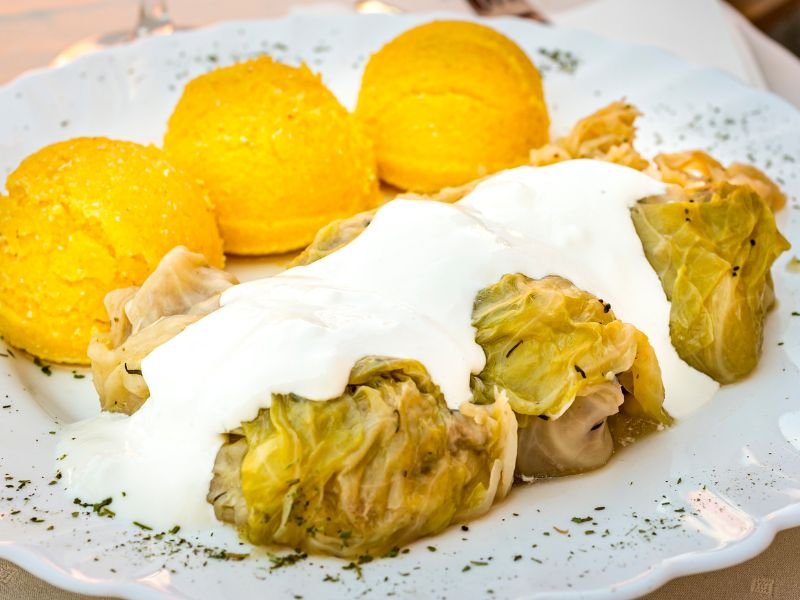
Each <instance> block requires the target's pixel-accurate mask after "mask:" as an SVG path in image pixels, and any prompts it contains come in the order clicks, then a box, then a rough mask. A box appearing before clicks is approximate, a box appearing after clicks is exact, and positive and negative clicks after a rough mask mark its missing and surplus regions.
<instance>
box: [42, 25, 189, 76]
mask: <svg viewBox="0 0 800 600" xmlns="http://www.w3.org/2000/svg"><path fill="white" fill-rule="evenodd" d="M180 29H187V28H185V27H175V26H174V25H173V24H172V23H164V24H162V25H160V26H159V27H154V28H151V29H144V28H140V29H139V30H137V31H130V30H128V31H112V32H111V33H106V34H103V35H97V36H89V37H86V38H83V39H82V40H79V41H77V42H75V43H74V44H72V45H70V46H67V47H66V48H65V49H64V50H62V51H61V52H59V53H58V55H57V56H56V57H55V58H54V59H53V60H52V61H51V62H50V64H51V65H52V66H56V67H57V66H59V65H65V64H67V63H69V62H72V61H73V60H75V59H76V58H78V57H79V56H83V55H85V54H92V53H93V52H97V51H98V50H105V49H106V48H113V47H114V46H121V45H123V44H128V43H130V42H133V41H134V40H137V39H140V38H142V37H149V36H151V35H169V34H171V33H174V32H175V31H177V30H180Z"/></svg>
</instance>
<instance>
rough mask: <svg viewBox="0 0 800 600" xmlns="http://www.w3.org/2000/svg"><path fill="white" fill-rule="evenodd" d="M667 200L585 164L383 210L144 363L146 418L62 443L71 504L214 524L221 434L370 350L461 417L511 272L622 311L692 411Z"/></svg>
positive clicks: (693, 393) (684, 409)
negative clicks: (484, 333)
mask: <svg viewBox="0 0 800 600" xmlns="http://www.w3.org/2000/svg"><path fill="white" fill-rule="evenodd" d="M664 191H665V187H664V185H663V184H662V183H661V182H659V181H657V180H655V179H652V178H651V177H649V176H647V175H644V174H643V173H640V172H638V171H635V170H633V169H629V168H627V167H622V166H619V165H615V164H611V163H607V162H601V161H592V160H573V161H567V162H563V163H559V164H555V165H552V166H547V167H540V168H533V167H520V168H517V169H511V170H509V171H505V172H503V173H500V174H498V175H495V176H493V177H491V178H489V179H487V180H486V181H485V182H483V183H481V184H480V185H479V186H478V187H477V188H476V189H475V190H474V191H473V192H472V193H470V194H469V195H468V196H466V197H465V198H464V199H463V200H461V201H460V202H458V203H456V204H444V203H438V202H431V201H424V200H414V199H402V198H401V199H396V200H394V201H392V202H390V203H388V204H386V205H385V206H384V207H382V208H381V209H380V210H379V211H378V213H377V215H376V216H375V218H374V220H373V221H372V223H371V224H370V226H369V227H368V228H367V229H366V230H365V231H364V232H363V233H362V234H361V235H360V236H359V237H358V238H356V239H355V240H354V241H353V242H351V243H350V244H348V245H347V246H345V247H344V248H342V249H341V250H339V251H337V252H335V253H333V254H331V255H330V256H327V257H326V258H324V259H322V260H320V261H318V262H316V263H313V264H311V265H308V266H305V267H296V268H293V269H290V270H288V271H286V272H284V273H281V274H280V275H277V276H275V277H269V278H265V279H260V280H257V281H252V282H249V283H243V284H241V285H238V286H235V287H233V288H231V289H229V290H228V291H226V292H225V293H224V294H223V296H222V300H221V304H222V306H221V308H220V309H219V310H217V311H216V312H214V313H212V314H210V315H209V316H207V317H205V318H203V319H202V320H200V321H198V322H197V323H195V324H193V325H191V326H189V327H188V328H187V329H186V330H184V331H183V332H182V333H180V334H179V335H178V336H176V337H175V338H173V339H172V340H170V341H168V342H167V343H165V344H163V345H162V346H160V347H158V348H156V349H155V350H154V351H153V352H152V353H151V354H150V355H149V356H147V357H146V358H145V359H144V361H143V362H142V371H143V375H144V378H145V380H146V381H147V384H148V386H149V388H150V393H151V397H150V399H149V400H148V401H147V402H146V403H145V404H144V405H143V406H142V408H141V409H140V410H139V411H138V412H137V413H135V414H134V415H132V416H124V415H119V414H111V413H103V414H101V415H99V416H97V417H95V418H92V419H89V420H87V421H83V422H81V423H78V424H76V425H75V426H73V427H72V428H71V429H70V430H69V431H68V432H67V433H66V434H65V436H64V438H63V439H62V440H61V442H60V444H59V450H58V451H59V454H66V457H65V458H64V459H63V460H62V462H61V463H60V465H59V467H60V468H61V470H62V473H63V474H64V476H65V480H66V484H67V487H68V489H69V490H70V493H72V494H74V495H75V496H78V497H80V498H81V499H83V500H84V501H90V502H96V501H100V500H103V499H104V498H108V497H113V499H114V500H113V506H112V508H113V509H114V510H115V511H116V512H117V514H118V515H121V516H123V517H128V518H131V519H136V520H138V521H140V522H142V523H146V524H148V525H149V526H151V527H154V528H157V529H164V528H169V527H172V526H173V525H181V526H183V527H207V526H210V525H213V524H214V523H216V521H215V518H214V514H213V510H212V508H211V505H210V504H208V502H207V501H206V494H207V492H208V486H209V482H210V480H211V472H212V466H213V464H214V459H215V456H216V454H217V451H218V450H219V448H220V446H221V444H222V441H223V438H222V435H221V434H222V433H223V432H225V431H229V430H232V429H234V428H236V427H238V426H239V425H240V423H241V422H242V421H248V420H250V419H252V418H254V417H255V416H256V414H257V413H258V411H259V409H261V408H265V407H268V406H269V405H270V399H271V395H272V394H273V393H288V392H293V393H295V394H298V395H300V396H304V397H306V398H310V399H313V400H319V401H324V400H328V399H331V398H335V397H337V396H339V395H340V394H341V393H342V392H343V390H344V388H345V385H346V383H347V380H348V376H349V373H350V369H351V368H352V366H353V364H354V363H355V362H356V361H357V360H358V359H359V358H362V357H364V356H367V355H384V356H395V357H404V358H414V359H417V360H419V361H420V362H421V363H422V364H424V365H425V366H426V367H427V369H428V371H429V372H430V374H431V376H432V378H433V380H434V381H435V382H436V383H437V384H438V385H439V386H440V388H441V389H442V392H443V393H444V395H445V398H446V399H447V403H448V405H449V406H450V407H451V408H454V409H455V408H458V406H459V405H460V404H461V403H462V402H467V401H469V400H470V398H471V394H470V389H469V379H470V374H471V373H478V372H480V371H481V369H482V368H483V366H484V361H485V358H484V354H483V351H482V350H481V348H480V346H478V345H477V344H476V343H475V339H474V334H475V331H474V328H473V327H472V325H471V313H472V305H473V300H474V298H475V295H476V294H477V292H478V291H479V290H480V289H481V288H484V287H486V286H488V285H491V284H493V283H495V282H497V281H498V280H499V279H500V278H501V277H502V276H503V275H504V274H506V273H515V272H519V273H524V274H526V275H528V276H530V277H533V278H539V277H544V276H547V275H553V274H555V275H561V276H562V277H565V278H567V279H569V280H571V281H572V282H573V283H574V284H575V285H576V286H578V287H579V288H582V289H584V290H587V291H589V292H591V293H593V294H595V295H596V296H598V297H600V298H602V299H604V300H605V301H606V302H610V303H611V305H612V307H613V310H614V312H615V314H616V315H617V317H618V318H619V319H621V320H623V321H626V322H629V323H632V324H634V325H635V326H636V327H638V328H639V329H640V330H642V331H643V332H644V333H645V334H646V335H647V336H648V338H649V339H650V343H651V344H652V345H653V347H654V349H655V352H656V355H657V356H658V360H659V364H660V365H661V370H662V374H663V379H664V385H665V388H666V402H665V406H666V408H667V410H669V411H670V412H671V413H672V414H673V415H674V416H676V417H682V416H685V415H687V414H689V413H690V412H691V411H693V410H694V409H695V408H697V407H698V406H699V405H701V404H703V403H704V402H706V401H707V400H708V399H710V398H711V396H712V395H713V394H714V392H715V391H716V390H717V388H718V385H717V383H716V382H714V381H713V380H712V379H710V378H709V377H707V376H706V375H704V374H702V373H700V372H698V371H696V370H694V369H693V368H691V367H690V366H688V365H687V364H686V363H684V362H683V361H682V360H681V359H680V358H679V357H678V355H677V353H676V352H675V350H674V348H673V347H672V344H671V343H670V338H669V310H670V307H669V303H668V302H667V300H666V297H665V296H664V292H663V290H662V288H661V284H660V282H659V280H658V277H657V275H656V274H655V272H654V271H653V269H652V268H651V267H650V265H649V264H648V262H647V260H646V258H645V256H644V252H643V251H642V246H641V243H640V241H639V238H638V237H637V235H636V232H635V230H634V227H633V224H632V222H631V218H630V213H629V209H630V207H631V206H632V205H633V204H634V203H635V202H636V201H637V200H639V199H641V198H643V197H646V196H650V195H654V194H660V193H663V192H664ZM123 491H124V492H125V495H124V496H123V495H122V492H123Z"/></svg>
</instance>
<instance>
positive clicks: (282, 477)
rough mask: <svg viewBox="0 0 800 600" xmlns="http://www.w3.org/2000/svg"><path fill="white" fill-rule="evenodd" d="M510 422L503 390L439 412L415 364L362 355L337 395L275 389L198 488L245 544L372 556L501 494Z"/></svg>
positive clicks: (512, 432)
mask: <svg viewBox="0 0 800 600" xmlns="http://www.w3.org/2000/svg"><path fill="white" fill-rule="evenodd" d="M516 432H517V424H516V419H515V418H514V413H513V412H512V411H511V409H510V407H509V406H508V403H507V402H506V400H505V398H504V397H503V396H502V395H499V396H498V398H497V399H496V400H495V401H494V402H493V403H492V404H490V405H484V406H478V405H475V404H465V405H463V406H462V407H461V409H460V411H450V410H449V409H448V408H447V405H446V404H445V402H444V398H443V396H442V394H441V393H440V391H439V389H438V388H437V387H436V386H435V385H434V384H433V382H432V381H431V379H430V376H429V375H428V373H427V371H426V370H425V368H424V367H423V366H422V365H421V364H419V363H418V362H416V361H412V360H398V359H390V358H379V357H368V358H365V359H362V360H361V361H359V362H358V363H356V365H355V366H354V367H353V370H352V372H351V374H350V380H349V385H348V386H347V389H346V391H345V393H344V394H342V396H340V397H339V398H336V399H333V400H329V401H326V402H318V401H312V400H306V399H304V398H300V397H297V396H294V395H274V396H273V399H272V405H271V407H270V408H269V409H264V410H262V411H260V413H259V415H258V416H257V417H256V418H255V419H254V420H252V421H250V422H247V423H243V424H242V428H241V437H239V436H238V435H236V434H234V435H233V438H234V439H232V440H231V441H229V443H227V444H226V445H225V446H223V448H222V450H221V451H220V453H219V454H218V457H217V463H216V465H215V469H214V479H213V480H212V483H211V487H210V491H209V497H208V498H209V502H211V503H212V504H213V505H214V509H215V511H216V514H217V516H218V518H220V519H222V520H226V521H230V522H233V523H234V524H236V525H237V526H238V527H239V529H240V530H241V531H242V532H243V533H244V535H245V536H246V538H247V539H248V540H249V541H251V542H253V543H256V544H272V543H278V544H284V545H288V546H290V547H292V548H298V549H302V550H304V551H307V552H322V553H326V554H333V555H337V556H343V557H361V556H364V555H369V556H382V555H385V554H387V553H389V552H390V551H391V550H392V548H396V547H399V546H402V545H404V544H407V543H409V542H411V541H413V540H415V539H417V538H419V537H422V536H425V535H430V534H434V533H437V532H439V531H441V530H442V529H444V528H446V527H447V526H448V525H450V524H451V523H453V522H455V521H463V520H467V519H470V518H473V517H476V516H478V515H481V514H483V513H485V512H487V511H488V510H489V508H490V506H491V505H492V503H493V502H494V501H496V500H499V499H500V498H503V497H504V496H505V495H506V494H507V493H508V490H509V488H510V486H511V483H512V481H513V471H514V457H515V455H516ZM237 438H238V439H237Z"/></svg>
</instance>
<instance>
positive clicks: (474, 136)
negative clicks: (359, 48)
mask: <svg viewBox="0 0 800 600" xmlns="http://www.w3.org/2000/svg"><path fill="white" fill-rule="evenodd" d="M356 115H357V116H358V117H359V118H360V119H361V120H362V122H363V123H364V124H365V125H366V127H367V132H368V133H369V135H370V136H371V137H372V140H373V142H374V143H375V151H376V154H377V158H378V173H379V175H380V177H381V179H383V180H384V181H386V182H388V183H391V184H393V185H395V186H397V187H400V188H402V189H405V190H412V191H416V192H433V191H436V190H439V189H441V188H443V187H447V186H456V185H461V184H463V183H466V182H468V181H471V180H473V179H477V178H478V177H482V176H484V175H487V174H489V173H493V172H495V171H499V170H501V169H505V168H509V167H514V166H518V165H521V164H524V163H526V162H527V159H528V153H529V152H530V150H531V149H532V148H535V147H538V146H541V145H543V144H545V143H546V142H547V141H548V129H549V125H550V119H549V116H548V113H547V106H546V105H545V101H544V94H543V92H542V82H541V77H540V76H539V72H538V71H537V70H536V67H535V66H534V64H533V63H532V62H531V61H530V59H529V58H528V57H527V55H526V54H525V53H524V52H523V51H522V49H521V48H519V46H517V45H516V44H515V43H514V42H512V41H511V40H510V39H508V38H507V37H505V36H503V35H502V34H500V33H498V32H497V31H495V30H494V29H491V28H489V27H486V26H484V25H478V24H476V23H468V22H465V21H434V22H432V23H427V24H425V25H421V26H419V27H415V28H413V29H410V30H408V31H406V32H405V33H403V34H401V35H399V36H398V37H396V38H395V39H393V40H392V41H391V42H389V43H388V44H386V45H385V46H384V47H383V48H381V49H380V50H379V51H378V52H376V53H375V54H373V55H372V57H371V58H370V59H369V62H368V63H367V66H366V69H365V71H364V76H363V79H362V81H361V91H360V94H359V97H358V106H357V108H356Z"/></svg>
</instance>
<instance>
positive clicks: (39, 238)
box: [0, 138, 224, 364]
mask: <svg viewBox="0 0 800 600" xmlns="http://www.w3.org/2000/svg"><path fill="white" fill-rule="evenodd" d="M6 187H7V189H8V196H7V197H3V196H0V334H2V335H3V337H4V338H5V339H6V341H7V342H8V343H9V344H11V345H13V346H17V347H19V348H23V349H25V350H27V351H28V352H30V353H31V354H34V355H36V356H39V357H41V358H44V359H47V360H51V361H55V362H63V363H76V364H86V363H88V362H89V360H88V358H87V357H86V347H87V345H88V343H89V337H90V335H91V332H92V329H93V328H94V327H96V326H100V327H102V326H104V325H106V319H107V316H106V312H105V309H104V306H103V298H104V297H105V295H106V293H108V292H109V291H111V290H113V289H115V288H119V287H126V286H131V285H138V284H141V283H142V282H143V281H144V279H145V277H147V276H148V275H149V274H150V272H151V271H153V269H155V267H156V265H157V264H158V262H159V260H160V259H161V257H162V256H164V254H166V253H167V252H168V251H169V250H170V249H172V248H173V247H174V246H177V245H181V244H182V245H184V246H187V247H188V248H190V249H193V250H195V251H197V252H202V253H204V254H205V255H206V257H208V259H209V261H210V262H211V263H212V264H213V265H215V266H218V267H221V266H222V265H223V262H224V255H223V253H222V239H221V238H220V235H219V231H218V229H217V225H216V222H215V220H214V213H213V210H212V208H211V206H210V204H208V202H207V201H206V199H205V196H204V195H203V192H202V190H201V189H200V188H199V187H198V186H197V185H196V184H195V183H194V182H192V180H191V179H190V178H189V177H187V176H186V175H185V174H183V173H182V172H181V171H179V170H178V169H176V168H175V167H174V166H173V165H171V164H170V163H169V162H167V160H166V158H165V157H164V154H163V153H162V152H161V151H160V150H159V149H157V148H154V147H152V146H150V147H145V146H141V145H139V144H134V143H132V142H121V141H115V140H109V139H106V138H77V139H73V140H69V141H66V142H60V143H57V144H52V145H50V146H47V147H46V148H43V149H42V150H39V151H38V152H36V153H35V154H33V155H31V156H29V157H28V158H26V159H25V160H24V161H23V162H22V164H20V166H19V167H18V168H17V170H16V171H14V172H13V173H11V175H9V177H8V180H7V181H6Z"/></svg>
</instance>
